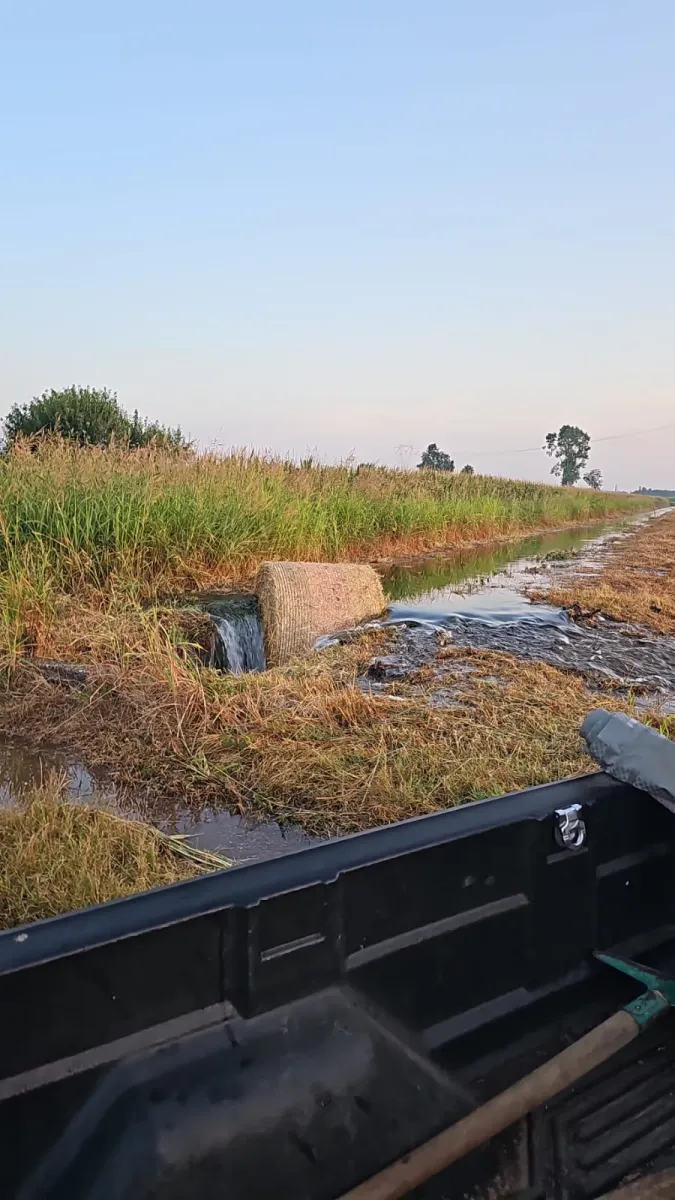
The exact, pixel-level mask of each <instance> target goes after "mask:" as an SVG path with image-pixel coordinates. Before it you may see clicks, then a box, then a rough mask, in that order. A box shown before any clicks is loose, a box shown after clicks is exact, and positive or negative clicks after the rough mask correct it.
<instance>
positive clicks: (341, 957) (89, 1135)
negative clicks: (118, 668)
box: [0, 774, 675, 1200]
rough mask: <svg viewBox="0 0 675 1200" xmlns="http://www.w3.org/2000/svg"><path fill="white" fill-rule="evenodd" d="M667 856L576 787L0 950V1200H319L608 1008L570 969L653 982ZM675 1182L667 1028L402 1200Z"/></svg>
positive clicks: (209, 886)
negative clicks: (580, 828)
mask: <svg viewBox="0 0 675 1200" xmlns="http://www.w3.org/2000/svg"><path fill="white" fill-rule="evenodd" d="M574 804H579V805H581V810H580V813H578V814H574V815H575V816H579V815H580V816H581V818H582V820H583V822H584V826H585V836H584V838H583V844H582V845H580V846H579V847H578V848H570V847H568V846H565V845H564V844H563V843H562V839H561V836H560V829H561V825H562V823H563V822H564V817H559V816H557V815H556V810H559V809H566V808H569V806H571V805H574ZM674 851H675V816H673V815H671V814H670V813H668V812H667V811H666V810H665V809H663V808H662V807H661V806H660V805H659V804H657V803H656V802H655V801H653V800H652V799H650V798H649V797H648V796H646V795H645V794H643V793H641V792H638V791H636V790H634V789H633V788H631V787H629V786H626V785H623V784H619V783H616V782H615V781H613V780H611V779H610V778H608V777H607V776H605V775H603V774H596V775H591V776H586V777H584V778H580V779H573V780H567V781H564V782H562V783H557V784H551V785H549V786H546V787H540V788H534V789H531V790H528V791H525V792H522V793H518V794H516V795H512V796H505V797H500V798H498V799H495V800H489V801H484V802H481V803H477V804H470V805H466V806H464V807H462V808H459V809H455V810H452V811H449V812H444V813H440V814H438V815H435V816H431V817H426V818H422V819H420V820H414V821H409V822H405V823H403V824H400V825H395V826H390V827H387V828H384V829H380V830H375V831H372V832H368V833H365V834H360V835H356V836H354V837H349V838H343V839H338V840H335V841H332V842H328V843H325V844H323V845H320V846H316V847H312V848H310V849H307V850H303V851H300V852H299V853H297V854H293V855H288V856H285V857H283V858H279V859H275V860H272V861H269V862H263V863H256V864H253V865H250V866H245V867H241V868H238V869H233V870H231V871H226V872H219V873H218V874H215V875H212V876H209V877H207V878H202V879H199V880H195V881H191V882H188V883H185V884H180V885H177V886H175V887H171V888H166V889H162V890H159V891H156V892H150V893H146V894H144V895H141V896H137V897H132V898H129V899H127V900H123V901H117V902H114V903H111V904H108V905H104V906H102V907H100V908H95V909H90V910H87V911H84V912H79V913H73V914H69V915H67V916H64V917H60V918H57V919H55V920H52V921H45V922H40V923H38V924H35V925H32V926H26V927H25V928H23V929H21V930H10V931H8V932H6V933H3V934H1V935H0V1014H1V1017H2V1019H1V1021H0V1131H1V1133H2V1146H3V1153H2V1156H1V1158H0V1164H1V1165H0V1173H1V1175H2V1178H1V1179H0V1194H1V1195H2V1196H3V1197H20V1200H38V1198H39V1200H188V1197H189V1200H216V1198H217V1200H225V1198H227V1200H243V1198H244V1197H255V1198H256V1200H267V1198H269V1200H272V1198H274V1200H286V1198H288V1200H334V1198H335V1197H339V1196H340V1195H341V1194H342V1193H343V1192H345V1191H347V1190H348V1189H349V1188H351V1187H353V1186H355V1185H356V1183H358V1182H359V1181H361V1180H363V1179H364V1178H366V1177H368V1176H369V1175H371V1174H373V1173H374V1172H375V1171H377V1170H379V1169H380V1168H381V1167H383V1166H385V1165H386V1164H387V1163H389V1162H391V1161H392V1160H393V1159H395V1158H397V1157H398V1156H399V1155H400V1154H402V1153H404V1152H405V1151H406V1150H408V1149H411V1148H412V1147H413V1146H415V1145H417V1144H419V1143H420V1142H422V1141H424V1140H425V1139H426V1138H428V1137H430V1136H431V1135H432V1134H433V1133H435V1132H437V1131H438V1130H439V1129H441V1128H442V1127H444V1126H445V1125H447V1124H449V1123H450V1122H452V1121H454V1120H456V1119H457V1118H459V1117H460V1116H462V1115H463V1114H465V1113H467V1112H469V1111H470V1110H471V1109H472V1108H473V1107H474V1106H476V1105H477V1104H480V1103H481V1102H483V1101H484V1100H486V1099H487V1098H488V1097H489V1096H491V1095H493V1094H495V1092H497V1091H499V1090H500V1089H502V1088H503V1087H504V1086H506V1085H507V1084H509V1083H510V1082H512V1081H514V1080H515V1079H517V1078H519V1077H520V1076H522V1075H523V1074H525V1073H527V1072H528V1071H530V1070H531V1069H532V1068H533V1067H535V1066H536V1065H538V1064H539V1063H541V1062H542V1061H544V1060H545V1059H547V1058H549V1057H550V1056H551V1055H553V1054H554V1053H556V1051H558V1050H559V1049H561V1048H562V1047H563V1046H565V1045H566V1044H568V1043H569V1042H570V1041H571V1040H573V1039H575V1038H577V1037H579V1036H580V1035H581V1034H583V1033H584V1032H585V1031H586V1030H588V1029H590V1028H591V1027H592V1026H593V1025H595V1024H596V1023H598V1022H599V1021H601V1020H603V1019H604V1018H605V1017H606V1016H608V1015H609V1014H610V1013H611V1012H613V1011H614V1010H615V1009H616V1008H617V1007H619V1006H621V1005H622V1004H623V1003H625V1002H626V1001H627V1000H628V999H630V998H632V997H633V996H634V995H635V994H636V992H637V991H638V990H639V988H637V987H635V986H633V984H632V983H631V981H630V980H628V979H626V978H624V977H622V976H620V975H619V974H618V973H617V974H615V973H613V972H611V971H610V970H608V969H607V968H602V967H600V966H598V965H597V964H596V963H595V962H594V961H593V960H592V958H591V954H590V952H591V951H592V950H593V949H609V948H612V949H614V950H616V951H617V952H619V953H624V954H628V955H629V956H630V957H632V958H637V959H640V960H642V961H646V962H650V963H653V964H658V965H660V966H666V967H667V966H668V965H669V964H670V963H672V964H675V869H674V868H675V862H674V857H673V856H674ZM674 1160H675V1022H674V1021H673V1020H672V1019H671V1017H670V1016H666V1017H665V1018H663V1019H662V1021H661V1022H660V1023H657V1024H656V1025H655V1026H654V1028H653V1030H651V1031H648V1032H647V1033H646V1034H645V1035H644V1037H643V1038H642V1039H640V1040H639V1041H638V1042H636V1043H633V1045H632V1046H631V1047H629V1048H628V1049H627V1051H625V1052H623V1053H622V1054H621V1055H619V1056H617V1058H616V1059H614V1060H612V1061H611V1062H610V1063H608V1064H606V1066H605V1067H603V1068H601V1069H599V1070H598V1071H596V1072H595V1073H594V1074H592V1075H591V1076H588V1077H587V1078H586V1079H584V1080H583V1081H581V1082H580V1083H579V1084H578V1085H577V1086H576V1087H574V1088H573V1089H570V1090H569V1091H568V1092H566V1093H564V1094H563V1095H562V1096H560V1097H559V1098H558V1099H557V1100H556V1101H555V1102H553V1103H551V1104H550V1105H549V1106H547V1108H546V1109H544V1110H542V1111H538V1112H535V1113H534V1114H532V1116H531V1117H530V1118H528V1119H527V1120H524V1121H522V1122H520V1123H519V1124H518V1125H517V1126H516V1127H514V1128H512V1129H510V1130H508V1131H507V1132H506V1133H505V1134H504V1135H503V1136H500V1137H498V1138H495V1139H493V1141H492V1142H490V1143H489V1144H488V1145H487V1146H486V1147H484V1148H483V1149H482V1150H480V1151H476V1152H474V1153H473V1154H472V1155H471V1156H470V1157H468V1158H466V1159H465V1160H464V1161H462V1162H460V1163H457V1164H456V1165H455V1166H454V1167H452V1168H450V1169H449V1170H448V1171H446V1172H445V1173H444V1174H442V1175H440V1176H438V1177H437V1178H436V1179H435V1180H433V1181H430V1182H429V1183H428V1184H426V1185H424V1187H423V1188H420V1189H418V1191H416V1192H415V1196H416V1197H420V1198H421V1197H424V1198H428V1200H431V1198H435V1200H440V1198H441V1197H447V1198H448V1200H498V1198H502V1197H512V1198H513V1200H516V1198H517V1200H582V1198H586V1197H598V1196H601V1195H602V1194H603V1193H605V1192H607V1191H610V1190H611V1189H612V1187H614V1186H616V1185H617V1184H618V1183H619V1182H620V1181H622V1180H624V1179H631V1178H634V1177H635V1176H639V1175H640V1174H644V1173H649V1172H651V1171H656V1170H658V1169H661V1168H662V1167H667V1166H670V1165H672V1163H673V1161H674Z"/></svg>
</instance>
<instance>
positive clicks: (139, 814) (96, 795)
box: [0, 739, 320, 863]
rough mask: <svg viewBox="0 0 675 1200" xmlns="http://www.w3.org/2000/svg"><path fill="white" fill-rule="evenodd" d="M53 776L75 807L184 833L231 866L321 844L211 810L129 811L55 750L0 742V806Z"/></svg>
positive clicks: (96, 778) (100, 780)
mask: <svg viewBox="0 0 675 1200" xmlns="http://www.w3.org/2000/svg"><path fill="white" fill-rule="evenodd" d="M53 770H57V771H59V772H64V773H65V775H66V778H67V780H68V796H69V798H70V799H71V800H73V801H75V802H76V803H82V804H89V805H92V806H93V807H96V808H107V809H109V810H110V811H112V812H114V813H117V814H119V815H120V816H126V817H131V818H132V819H133V818H136V819H140V820H144V821H147V822H148V823H149V824H152V825H155V826H156V828H157V829H161V830H162V831H163V832H164V833H187V834H189V835H190V839H191V841H193V843H194V845H196V846H200V847H202V849H205V850H213V851H215V852H216V853H217V854H221V855H223V857H224V858H228V859H231V860H232V861H233V862H236V863H244V862H253V861H256V860H260V859H265V858H277V857H278V856H279V855H281V854H291V853H292V852H293V851H295V850H303V849H305V848H306V847H307V846H311V845H312V843H314V842H317V841H319V840H320V839H318V838H311V837H310V836H309V835H308V834H306V833H304V832H303V831H302V830H301V829H297V828H294V827H290V826H288V827H286V826H281V825H278V824H277V822H276V821H256V820H254V819H251V818H247V817H242V816H238V815H237V814H235V813H229V812H220V811H215V810H213V809H210V808H204V809H201V810H194V809H187V808H181V807H180V806H179V805H167V806H166V807H163V808H159V807H158V806H157V805H156V804H155V805H153V807H152V810H151V811H150V810H149V809H148V807H147V806H145V805H143V804H140V805H139V807H138V808H137V809H134V808H133V807H130V806H129V805H128V804H124V805H122V804H120V803H119V802H118V799H117V796H116V792H115V788H114V786H113V785H112V784H111V782H110V780H109V779H106V777H105V775H104V774H103V773H100V772H93V771H91V770H88V769H87V768H86V767H84V766H83V764H82V763H81V762H78V761H77V760H76V759H74V758H73V757H72V756H71V755H68V754H67V753H65V752H64V751H62V750H60V749H58V748H57V747H53V746H45V747H40V749H39V750H36V749H34V748H33V747H32V746H28V745H26V744H24V743H22V742H20V741H17V740H14V739H12V740H5V741H0V805H1V806H3V807H9V806H12V805H14V804H16V803H17V800H18V799H19V797H20V795H21V793H22V792H23V790H24V789H25V788H29V787H36V786H38V785H39V784H40V783H41V782H42V780H43V779H44V778H45V776H46V775H47V774H48V773H49V772H50V771H53Z"/></svg>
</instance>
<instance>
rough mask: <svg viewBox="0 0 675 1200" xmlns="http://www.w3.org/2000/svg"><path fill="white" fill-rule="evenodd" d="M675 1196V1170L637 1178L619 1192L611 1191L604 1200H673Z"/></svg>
mask: <svg viewBox="0 0 675 1200" xmlns="http://www.w3.org/2000/svg"><path fill="white" fill-rule="evenodd" d="M673 1196H675V1171H673V1170H671V1171H661V1172H660V1174H659V1175H648V1176H647V1177H646V1178H645V1179H637V1180H636V1181H635V1183H629V1184H628V1185H627V1186H626V1187H622V1188H619V1190H618V1192H609V1193H608V1194H607V1195H606V1196H605V1197H604V1200H673Z"/></svg>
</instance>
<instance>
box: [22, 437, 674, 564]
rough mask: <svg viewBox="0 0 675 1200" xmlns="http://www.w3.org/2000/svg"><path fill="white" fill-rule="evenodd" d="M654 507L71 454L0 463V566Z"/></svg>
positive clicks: (229, 549)
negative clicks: (19, 561)
mask: <svg viewBox="0 0 675 1200" xmlns="http://www.w3.org/2000/svg"><path fill="white" fill-rule="evenodd" d="M651 503H653V502H652V501H645V500H644V499H641V498H639V497H633V496H624V495H620V494H616V493H605V492H593V491H590V490H577V489H570V488H559V487H548V486H545V485H542V484H534V483H525V482H521V481H517V480H510V479H498V478H490V477H488V476H480V475H473V476H469V475H444V474H439V473H427V472H402V471H390V470H386V469H382V468H365V469H364V468H356V469H353V468H349V467H323V466H309V467H297V466H295V465H293V464H292V463H287V462H283V461H277V460H272V459H266V458H261V457H256V456H252V455H243V454H233V455H228V456H222V457H221V456H216V455H203V456H189V455H186V456H176V455H174V454H166V453H162V452H161V451H153V450H148V451H134V452H128V451H123V450H116V449H112V450H102V449H98V448H90V449H81V448H77V447H74V446H72V445H69V444H68V443H65V442H63V441H60V440H56V441H54V442H46V443H45V444H44V445H43V446H41V447H40V448H39V449H38V451H37V452H30V451H29V450H28V449H27V448H26V447H19V448H18V449H17V450H15V451H14V452H13V453H11V454H10V455H9V456H8V457H6V458H5V459H3V460H2V461H0V572H7V571H8V570H11V569H12V568H13V567H14V566H15V565H16V562H17V557H18V559H19V560H22V559H23V558H24V555H27V556H28V561H29V562H30V565H31V569H32V571H35V570H37V574H38V577H41V576H43V575H48V576H49V577H50V578H51V580H53V581H56V582H58V584H59V586H63V587H71V586H78V585H79V584H80V583H81V582H83V581H86V582H88V583H91V584H94V585H95V586H103V585H105V583H106V582H107V581H108V580H109V578H110V576H111V575H113V574H115V575H118V576H120V577H124V576H133V577H135V578H142V579H143V580H144V581H145V583H146V584H152V580H153V578H156V577H158V576H159V577H160V578H161V579H162V581H163V582H164V581H165V580H166V579H167V578H170V577H171V576H173V575H176V576H177V578H178V580H179V582H181V581H182V580H183V578H184V577H185V576H186V575H190V574H191V573H192V574H196V575H199V574H202V573H207V574H211V573H217V572H222V573H223V574H227V575H230V576H232V575H235V574H237V573H242V572H246V571H247V570H249V569H250V568H251V567H252V566H253V565H255V563H256V562H259V561H260V560H261V559H264V558H279V557H284V558H286V557H288V558H300V559H319V558H326V559H336V558H339V557H341V556H348V557H356V556H363V555H368V554H370V553H373V552H374V550H375V549H376V548H377V547H378V546H381V545H382V544H385V543H391V544H396V543H401V545H402V546H403V548H405V546H406V545H407V544H413V545H416V544H426V545H431V544H438V543H442V542H446V541H447V542H449V543H453V542H455V543H458V544H459V543H466V542H467V541H470V540H473V539H476V538H484V537H489V536H491V535H494V536H503V535H505V534H509V533H515V532H519V531H521V530H522V531H523V532H527V531H528V530H530V529H534V528H544V527H553V526H556V525H562V524H566V523H568V522H586V521H592V520H594V519H596V518H597V519H600V518H602V517H604V516H606V515H608V514H609V513H615V512H630V511H634V510H637V509H638V508H640V507H645V506H647V505H649V504H651Z"/></svg>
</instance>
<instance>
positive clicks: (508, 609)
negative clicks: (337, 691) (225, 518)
mask: <svg viewBox="0 0 675 1200" xmlns="http://www.w3.org/2000/svg"><path fill="white" fill-rule="evenodd" d="M644 520H645V518H644V517H641V518H638V522H637V523H641V522H642V521H644ZM633 524H634V523H631V524H628V525H627V523H625V522H622V523H621V526H620V527H619V529H617V526H616V525H614V526H612V525H603V526H596V527H594V528H587V529H582V530H568V531H565V532H564V533H558V534H549V535H544V536H542V537H535V538H526V539H523V540H522V541H519V542H515V543H512V544H509V545H502V546H497V547H492V548H482V549H479V550H476V551H470V552H468V553H464V554H462V553H459V554H457V555H455V556H453V557H452V558H436V559H434V558H430V559H428V560H424V561H421V562H417V563H414V562H413V563H408V564H397V565H396V566H395V567H393V568H392V569H391V570H390V571H389V572H388V573H387V574H386V575H385V578H384V585H385V590H386V592H387V594H388V596H389V597H390V600H391V603H390V606H389V610H388V615H387V621H386V622H385V624H387V623H395V624H400V625H404V626H405V627H406V629H407V631H408V632H407V633H406V634H405V637H404V639H403V641H402V642H401V644H400V650H399V652H398V653H397V654H396V655H395V656H393V659H392V661H391V662H389V663H387V662H386V661H385V662H384V663H383V664H382V663H380V662H379V661H378V663H377V664H373V671H374V677H375V679H376V681H378V682H376V683H372V682H369V683H368V684H367V686H369V687H370V688H373V687H378V686H382V683H383V681H384V680H386V678H387V677H392V678H396V677H400V675H401V673H402V672H405V670H406V669H408V670H409V669H410V668H412V667H415V666H421V665H427V664H428V663H429V662H430V661H431V659H432V658H433V655H434V654H435V648H434V641H433V638H432V637H430V635H431V634H433V633H434V631H439V630H442V631H444V633H445V635H446V636H448V637H450V638H451V639H452V641H453V642H454V643H455V644H456V645H459V646H474V647H476V648H480V649H487V650H501V651H505V652H507V653H510V654H514V655H516V656H518V657H521V658H528V659H534V660H538V661H540V662H546V663H550V664H551V665H552V666H555V667H559V668H562V669H568V670H570V669H571V670H574V671H579V672H580V673H582V674H583V675H584V676H585V677H586V679H587V680H588V682H589V683H591V684H592V685H595V686H599V687H601V686H602V685H603V684H606V683H607V682H610V683H611V684H612V686H618V687H619V688H621V689H622V690H623V691H625V692H629V691H631V692H635V693H637V694H639V695H641V696H642V698H643V699H642V702H643V703H644V704H655V705H657V706H658V707H659V708H661V709H662V710H663V711H664V712H671V711H675V639H673V638H669V637H663V636H661V635H658V634H652V633H650V631H649V630H645V629H638V628H636V627H632V626H628V625H624V624H621V623H620V622H615V621H610V620H608V619H604V618H603V617H602V616H601V615H597V617H596V618H595V620H594V621H593V622H582V623H577V622H575V621H572V620H570V618H569V616H568V614H567V613H566V612H565V611H563V610H562V609H560V608H556V607H554V606H552V605H549V604H546V603H541V602H537V603H532V602H531V601H530V600H529V599H528V595H527V589H528V588H532V586H533V585H536V586H537V588H538V589H541V588H542V587H544V590H545V584H546V579H547V575H550V574H556V575H558V576H559V575H560V573H564V571H565V570H566V569H567V568H569V567H571V568H572V569H573V570H574V573H575V575H579V574H585V575H588V574H593V573H596V572H597V571H599V570H601V567H602V562H601V557H602V551H603V549H604V548H606V547H607V546H608V545H609V544H610V543H611V542H612V541H614V540H615V539H617V538H620V537H622V536H624V535H625V532H626V528H628V529H630V528H631V527H633Z"/></svg>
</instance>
